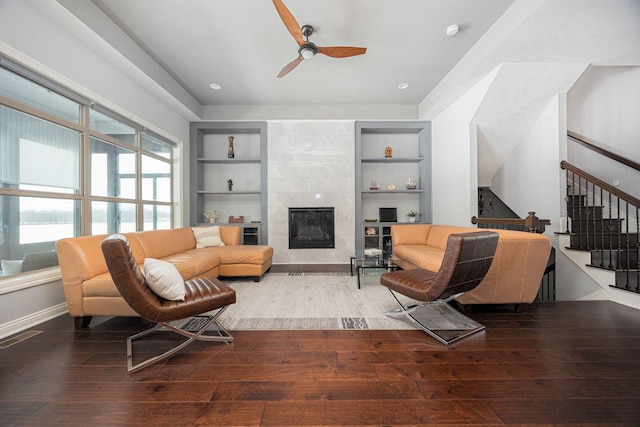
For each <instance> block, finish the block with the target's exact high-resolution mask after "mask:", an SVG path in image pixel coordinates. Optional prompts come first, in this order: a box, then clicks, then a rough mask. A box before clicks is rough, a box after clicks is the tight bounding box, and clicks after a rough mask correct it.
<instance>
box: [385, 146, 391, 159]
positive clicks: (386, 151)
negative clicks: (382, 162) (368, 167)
mask: <svg viewBox="0 0 640 427" xmlns="http://www.w3.org/2000/svg"><path fill="white" fill-rule="evenodd" d="M384 156H385V157H387V158H390V157H393V148H391V147H386V148H385V149H384Z"/></svg>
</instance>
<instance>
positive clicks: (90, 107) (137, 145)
mask: <svg viewBox="0 0 640 427" xmlns="http://www.w3.org/2000/svg"><path fill="white" fill-rule="evenodd" d="M0 71H3V72H11V73H14V74H16V75H17V76H18V77H21V78H24V79H27V80H29V81H31V82H32V83H34V84H37V85H40V86H42V87H45V88H46V89H48V90H51V91H53V92H56V93H57V94H58V95H61V96H64V97H66V98H68V99H70V100H71V101H73V102H76V103H77V104H78V108H79V123H74V122H71V121H69V120H67V119H65V118H64V117H59V116H56V115H55V114H53V113H50V112H47V111H43V110H38V109H37V108H35V107H33V106H31V105H28V104H26V103H24V102H21V101H18V100H15V99H12V98H9V97H6V96H5V95H4V94H0V105H2V106H4V107H6V108H10V109H13V110H15V111H18V112H20V113H23V114H28V115H30V116H33V117H35V118H37V119H40V120H44V121H46V122H49V123H53V124H55V125H58V126H62V127H65V128H68V129H71V130H73V131H76V132H78V133H79V135H80V141H79V150H80V153H79V162H80V164H79V165H78V167H79V174H80V176H79V192H78V194H71V193H69V194H67V193H59V192H57V193H56V192H48V191H45V190H35V189H34V190H29V189H18V188H10V187H0V197H3V196H18V197H41V198H49V199H66V200H75V201H77V202H78V203H79V206H80V208H79V212H77V215H78V216H79V224H76V227H77V228H79V233H80V234H79V236H86V235H91V234H94V233H93V231H92V224H93V223H92V211H91V205H92V203H93V202H96V201H100V202H116V203H133V204H135V206H136V220H135V228H136V231H141V230H144V229H145V224H144V208H145V207H149V206H162V207H163V209H165V210H166V209H167V207H168V209H169V212H170V225H169V226H170V228H173V227H174V223H175V209H176V202H175V194H174V186H175V185H176V184H175V180H176V176H175V161H176V160H175V159H176V155H177V153H176V149H177V147H178V145H177V144H176V143H174V142H173V141H170V140H168V139H167V138H165V137H162V136H160V135H159V134H157V133H155V132H151V131H149V130H148V129H146V128H145V127H143V126H141V125H139V124H137V123H136V122H135V121H132V120H130V119H128V118H126V117H123V116H122V115H120V114H117V113H115V112H113V111H110V110H108V109H107V108H105V107H103V106H100V105H96V104H95V103H92V102H89V101H88V100H87V99H86V98H83V97H82V96H80V95H78V94H76V93H73V92H71V91H69V90H68V89H65V88H62V87H61V86H59V85H57V84H55V83H54V82H51V81H49V80H48V79H46V78H45V77H43V76H40V75H38V74H36V73H35V72H33V71H31V70H28V69H26V68H24V67H22V66H20V65H19V64H15V63H13V62H12V61H10V60H7V59H6V58H5V57H4V56H1V55H0ZM92 111H97V112H99V113H100V114H103V115H106V116H108V117H109V118H111V119H113V120H115V121H118V122H121V123H123V124H126V125H127V126H130V127H131V128H132V129H134V132H135V135H134V144H133V145H132V144H131V143H127V142H124V141H122V140H119V139H117V138H115V137H113V136H110V135H106V134H103V133H100V132H98V131H96V130H93V129H91V127H90V117H91V112H92ZM143 135H147V136H150V137H152V138H153V139H154V140H155V142H157V143H161V144H166V146H167V148H168V150H167V152H164V153H165V155H159V154H157V153H156V152H153V151H148V150H146V149H144V148H143ZM92 138H95V139H97V140H100V141H104V142H107V143H109V144H113V145H116V146H118V147H121V148H123V149H126V150H128V151H131V152H133V153H134V155H135V162H134V163H135V186H136V189H135V198H133V199H132V198H124V197H111V196H93V195H91V194H90V193H91V187H90V184H91V181H90V180H91V159H90V156H91V150H90V147H91V140H92ZM167 153H168V155H167ZM143 156H146V157H149V158H152V159H154V160H156V161H159V162H162V163H166V164H167V165H168V170H169V187H170V188H169V189H168V191H169V201H160V200H148V199H143V198H142V196H143V192H142V180H143V177H144V174H143V171H142V159H143ZM154 212H157V209H154ZM155 223H157V218H156V220H155V221H154V224H155ZM165 224H166V222H165ZM16 279H17V280H16ZM59 279H60V271H59V267H53V268H48V269H42V270H34V271H31V272H24V273H17V274H13V275H8V276H0V295H1V294H4V293H7V292H14V291H16V290H19V289H24V288H28V287H31V286H36V285H39V284H43V283H48V282H51V281H54V280H59Z"/></svg>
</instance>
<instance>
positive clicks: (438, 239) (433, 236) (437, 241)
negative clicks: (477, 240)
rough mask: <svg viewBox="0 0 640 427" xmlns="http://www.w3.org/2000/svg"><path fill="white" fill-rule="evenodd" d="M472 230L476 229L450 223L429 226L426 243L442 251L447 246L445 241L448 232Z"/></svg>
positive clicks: (447, 237)
mask: <svg viewBox="0 0 640 427" xmlns="http://www.w3.org/2000/svg"><path fill="white" fill-rule="evenodd" d="M472 231H478V229H477V228H470V227H456V226H452V225H438V226H434V227H431V231H430V232H429V238H428V239H427V245H429V246H433V247H436V248H438V249H441V250H443V251H444V250H445V249H446V247H447V242H448V241H449V235H450V234H454V233H469V232H472Z"/></svg>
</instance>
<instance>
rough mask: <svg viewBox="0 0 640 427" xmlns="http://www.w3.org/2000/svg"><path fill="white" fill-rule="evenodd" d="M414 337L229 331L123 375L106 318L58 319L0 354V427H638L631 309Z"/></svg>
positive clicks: (639, 328) (540, 314)
mask: <svg viewBox="0 0 640 427" xmlns="http://www.w3.org/2000/svg"><path fill="white" fill-rule="evenodd" d="M471 317H473V318H475V319H476V320H478V321H480V322H481V323H483V324H484V325H486V327H487V328H486V331H485V332H482V333H480V334H478V335H476V336H473V337H471V338H468V339H466V340H464V341H462V342H460V343H457V344H455V345H452V346H450V347H449V348H446V347H444V346H443V345H440V344H438V343H437V342H436V341H435V340H433V339H432V338H430V337H428V336H426V335H425V334H424V333H422V332H419V331H366V330H365V331H353V330H345V331H268V332H265V331H233V335H234V336H235V339H236V340H235V342H234V343H233V344H231V345H226V344H218V343H196V344H194V345H192V346H190V347H187V349H186V350H184V351H183V352H181V353H178V354H177V355H176V356H174V357H173V358H171V359H169V360H168V361H167V362H166V363H165V364H163V365H156V366H153V367H150V368H148V369H145V370H143V371H140V372H138V373H135V374H132V375H128V374H127V373H126V361H125V354H126V353H125V352H126V345H125V338H126V337H127V336H128V335H130V334H132V333H134V332H136V331H139V330H142V329H144V327H143V326H142V325H141V323H140V322H139V320H138V319H131V318H116V319H111V320H108V321H106V322H104V323H102V324H99V325H97V326H95V327H93V328H92V329H90V330H86V331H82V332H75V331H74V330H73V321H72V319H71V318H70V317H68V316H64V317H60V318H57V319H54V320H52V321H50V322H47V323H45V324H42V325H40V326H39V327H38V328H35V329H38V330H42V331H43V333H41V334H39V335H37V336H35V337H32V338H30V339H28V340H25V341H23V342H20V343H18V344H15V345H13V346H11V347H9V348H7V349H3V350H0V425H1V426H67V425H73V426H122V425H127V426H165V425H166V426H196V425H197V426H209V425H260V424H261V425H439V424H442V425H445V424H449V425H450V424H454V425H467V424H481V425H508V424H510V425H514V424H517V425H523V424H538V425H552V424H554V425H562V424H565V425H568V424H574V425H575V424H580V425H592V426H605V425H618V426H620V425H629V426H631V425H633V426H637V425H640V385H639V384H640V311H636V310H633V309H630V308H627V307H624V306H620V305H617V304H615V303H612V302H551V303H544V304H542V305H536V306H533V307H532V308H531V310H530V311H529V312H528V313H517V314H516V313H512V312H500V311H489V310H488V309H486V310H483V311H482V312H476V313H473V314H472V315H471Z"/></svg>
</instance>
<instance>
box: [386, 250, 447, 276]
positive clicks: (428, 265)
mask: <svg viewBox="0 0 640 427" xmlns="http://www.w3.org/2000/svg"><path fill="white" fill-rule="evenodd" d="M393 255H394V257H397V258H401V259H403V260H406V261H409V262H410V263H411V264H413V265H414V266H415V267H417V268H424V269H426V270H431V271H438V270H439V269H440V265H442V259H443V258H444V251H443V250H442V249H439V248H434V247H433V246H423V245H402V246H394V247H393Z"/></svg>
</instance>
